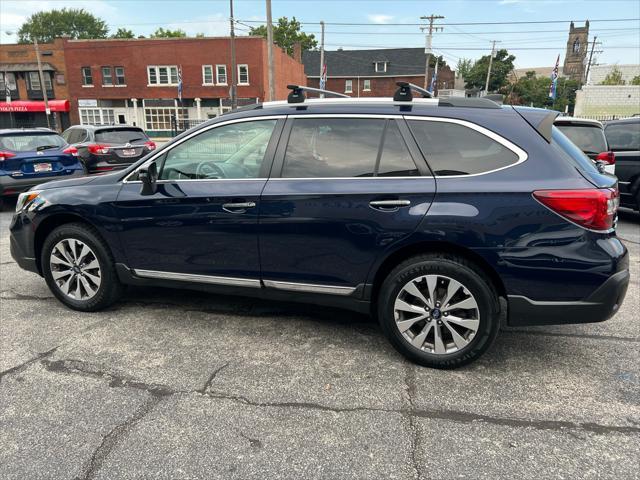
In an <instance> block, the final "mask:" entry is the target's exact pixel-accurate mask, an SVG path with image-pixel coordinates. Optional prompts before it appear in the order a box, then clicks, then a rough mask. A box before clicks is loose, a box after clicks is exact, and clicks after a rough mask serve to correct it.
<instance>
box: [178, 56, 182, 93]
mask: <svg viewBox="0 0 640 480" xmlns="http://www.w3.org/2000/svg"><path fill="white" fill-rule="evenodd" d="M178 98H179V99H180V101H182V65H180V66H179V67H178Z"/></svg>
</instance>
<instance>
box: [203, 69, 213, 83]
mask: <svg viewBox="0 0 640 480" xmlns="http://www.w3.org/2000/svg"><path fill="white" fill-rule="evenodd" d="M202 84H203V85H213V67H212V66H211V65H202Z"/></svg>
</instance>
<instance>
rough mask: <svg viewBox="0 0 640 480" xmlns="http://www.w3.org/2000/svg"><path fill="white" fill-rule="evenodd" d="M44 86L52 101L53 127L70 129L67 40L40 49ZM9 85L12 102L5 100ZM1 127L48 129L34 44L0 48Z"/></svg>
mask: <svg viewBox="0 0 640 480" xmlns="http://www.w3.org/2000/svg"><path fill="white" fill-rule="evenodd" d="M39 50H40V59H41V64H42V70H43V76H44V83H45V87H46V92H47V98H48V100H49V108H50V110H51V115H50V117H49V121H50V124H51V126H52V127H53V128H56V129H58V130H61V129H64V128H66V127H67V126H69V122H70V118H69V90H68V80H69V79H68V78H67V74H66V66H65V54H64V53H65V52H64V41H63V40H62V39H56V40H54V42H53V43H44V44H41V45H40V46H39ZM5 82H6V84H8V87H9V92H10V101H9V102H7V101H6V100H7V99H6V87H5ZM0 100H1V101H0V128H8V127H32V126H46V125H47V117H46V113H45V104H44V99H43V94H42V87H41V85H40V75H39V74H38V64H37V58H36V50H35V47H34V45H33V44H30V43H27V44H16V45H7V44H5V45H0Z"/></svg>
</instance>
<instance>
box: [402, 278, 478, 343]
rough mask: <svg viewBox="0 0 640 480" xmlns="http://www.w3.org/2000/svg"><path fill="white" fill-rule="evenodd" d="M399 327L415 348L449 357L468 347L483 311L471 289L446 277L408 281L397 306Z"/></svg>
mask: <svg viewBox="0 0 640 480" xmlns="http://www.w3.org/2000/svg"><path fill="white" fill-rule="evenodd" d="M394 316H395V321H396V327H397V328H398V330H399V331H400V333H401V334H402V336H403V337H404V339H405V340H406V341H407V342H408V343H409V344H411V345H412V346H414V347H415V348H417V349H419V350H422V351H425V352H429V353H433V354H437V355H442V354H448V353H453V352H457V351H459V350H462V349H463V348H465V347H466V346H467V345H469V343H471V341H472V340H473V338H474V337H475V335H476V333H477V331H478V327H479V325H480V310H479V308H478V303H477V302H476V299H475V297H474V296H473V295H472V294H471V292H470V291H469V289H468V288H466V287H465V286H464V285H463V284H462V283H460V282H458V281H457V280H454V279H453V278H450V277H447V276H444V275H423V276H420V277H417V278H414V279H413V280H411V281H409V282H407V283H406V284H405V285H404V287H402V289H401V290H400V293H398V296H397V297H396V300H395V303H394Z"/></svg>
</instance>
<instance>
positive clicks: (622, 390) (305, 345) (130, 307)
mask: <svg viewBox="0 0 640 480" xmlns="http://www.w3.org/2000/svg"><path fill="white" fill-rule="evenodd" d="M11 210H12V206H11V205H8V206H7V207H5V210H4V211H3V212H1V213H0V229H1V234H0V302H1V303H0V318H1V322H0V478H2V479H20V480H23V479H40V478H52V479H93V478H99V479H120V478H160V479H196V478H207V479H232V478H239V479H249V478H255V479H265V478H296V479H298V478H327V479H338V478H358V479H360V478H362V479H374V478H381V479H383V478H384V479H390V478H397V479H417V478H420V479H427V478H433V479H449V478H480V477H487V478H531V479H534V478H535V479H540V478H638V477H639V476H640V355H639V353H638V347H640V284H639V279H640V215H637V214H633V213H630V212H622V213H621V215H620V224H619V229H618V233H619V235H620V236H621V237H622V238H623V239H624V241H625V243H626V245H627V247H628V248H629V250H630V252H631V265H632V267H631V268H632V278H631V285H630V288H629V292H628V295H627V299H626V302H625V303H624V305H623V307H622V309H621V311H620V312H619V313H618V314H617V315H616V316H615V317H614V318H613V319H611V320H609V321H608V322H605V323H601V324H592V325H567V326H558V327H546V328H519V329H514V330H506V331H503V332H502V333H501V335H500V337H499V339H498V341H497V342H496V344H495V346H494V347H493V349H492V350H491V351H490V352H489V353H488V354H486V355H485V356H484V357H483V358H482V359H481V360H480V361H478V362H476V363H475V364H473V365H471V366H468V367H465V368H463V369H459V370H455V371H437V370H431V369H426V368H421V367H418V366H415V365H412V364H409V363H408V362H407V361H405V360H404V359H403V358H402V357H400V355H398V354H397V353H396V352H395V351H394V350H393V349H392V348H391V347H390V346H389V345H388V343H387V342H386V340H385V339H384V338H383V337H382V335H381V333H380V331H379V329H378V327H377V325H376V324H375V323H373V322H372V321H371V320H369V319H367V318H366V317H362V316H358V315H356V314H352V313H349V312H344V311H339V310H332V309H321V308H319V307H315V306H309V305H295V304H283V303H275V302H266V301H256V300H251V299H242V298H232V297H223V296H214V295H210V294H203V293H194V292H188V291H170V290H161V289H139V288H136V289H133V288H132V289H130V290H129V291H128V293H127V297H126V299H125V300H124V301H123V302H121V303H119V304H117V305H116V306H114V307H112V308H111V309H109V310H108V311H104V312H100V313H92V314H81V313H78V312H74V311H71V310H68V309H66V308H64V307H63V306H61V304H59V303H58V302H57V301H56V300H54V299H53V297H52V295H51V293H50V292H49V290H48V289H47V287H46V286H45V283H44V281H43V280H42V279H41V278H40V277H38V276H37V275H34V274H31V273H27V272H24V271H22V270H20V269H19V268H18V267H17V265H16V264H15V263H14V262H13V260H12V259H11V257H10V255H9V236H8V225H9V221H10V218H11Z"/></svg>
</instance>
